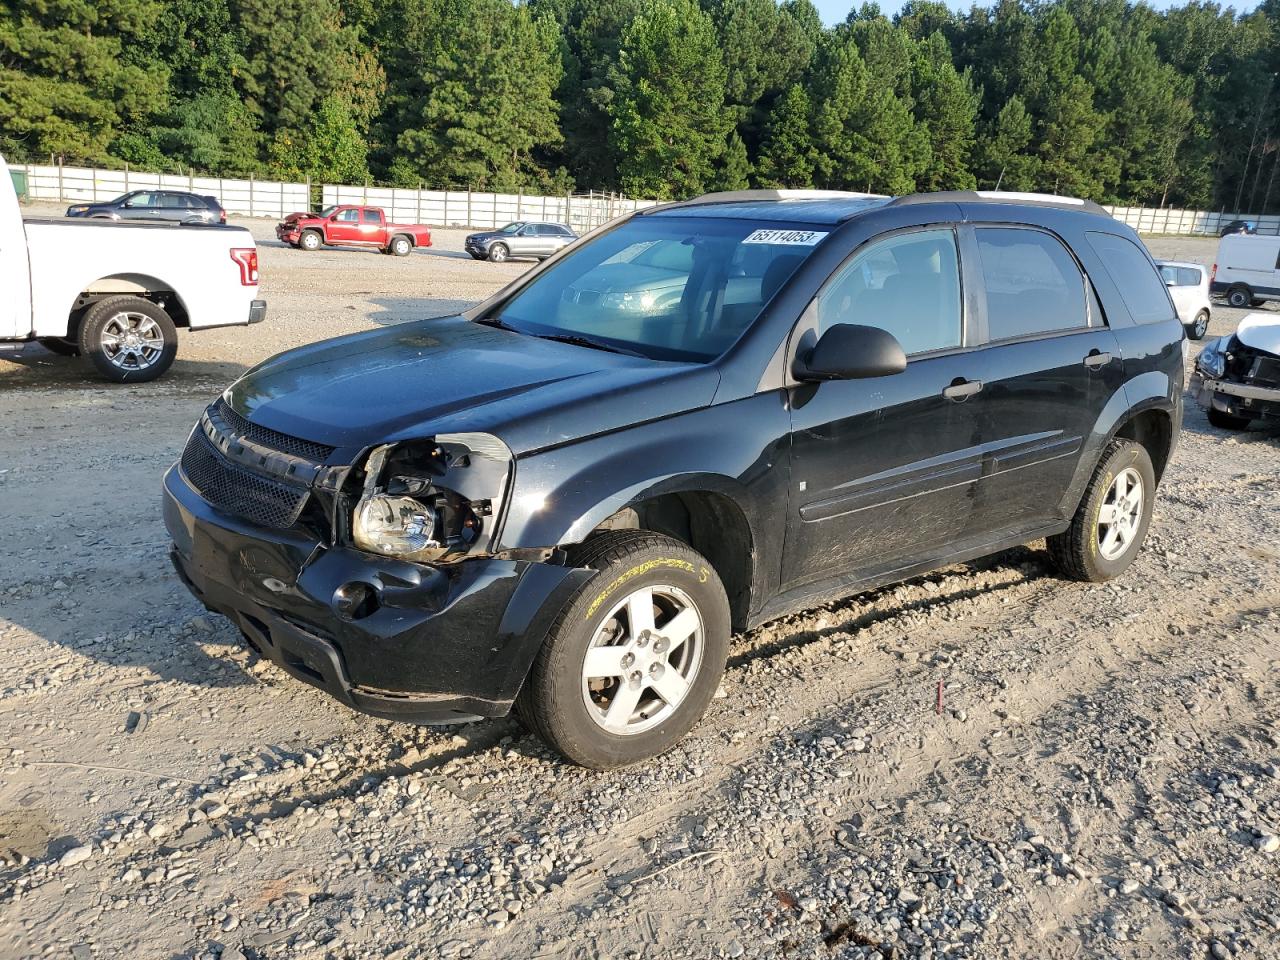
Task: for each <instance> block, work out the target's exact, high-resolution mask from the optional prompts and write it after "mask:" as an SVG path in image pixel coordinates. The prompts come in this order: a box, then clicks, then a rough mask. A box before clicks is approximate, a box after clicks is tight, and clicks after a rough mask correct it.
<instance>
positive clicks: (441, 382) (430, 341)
mask: <svg viewBox="0 0 1280 960" xmlns="http://www.w3.org/2000/svg"><path fill="white" fill-rule="evenodd" d="M718 382H719V377H718V375H717V374H716V372H715V370H714V369H713V368H710V367H707V366H705V365H702V364H688V363H670V362H661V361H655V360H646V359H641V358H638V357H629V356H625V355H623V354H616V353H608V352H606V351H603V350H594V349H591V348H589V347H579V346H575V345H573V344H566V343H557V342H555V341H550V340H540V339H538V338H536V337H530V336H525V335H523V334H518V333H513V332H512V331H509V330H501V329H497V328H495V327H489V326H483V325H480V324H477V323H472V322H470V321H468V320H465V319H463V318H461V317H448V318H444V319H439V320H422V321H418V322H415V323H406V324H400V325H397V326H394V327H389V328H387V329H384V330H373V331H369V332H367V333H358V334H354V335H352V336H347V337H339V338H338V339H336V340H326V341H323V342H321V343H316V344H312V345H310V346H307V347H302V348H300V349H297V350H291V351H289V352H288V353H282V354H280V355H279V356H276V357H272V358H271V359H270V360H267V361H266V362H264V363H262V364H260V365H259V366H257V367H255V368H254V369H252V370H250V371H249V372H248V373H246V374H245V375H244V376H243V377H241V378H240V379H239V380H238V381H236V382H235V383H234V384H232V386H231V387H230V388H229V390H228V400H229V402H230V403H231V406H232V408H233V409H234V410H236V412H238V413H240V414H241V415H242V416H245V417H247V418H248V419H250V420H252V421H253V422H254V423H258V424H261V425H262V426H264V427H268V428H270V429H272V430H278V431H280V432H281V433H286V434H289V435H291V436H295V437H300V438H303V439H306V440H313V441H316V442H318V443H324V444H328V445H330V446H334V447H343V448H350V447H366V446H370V445H373V444H377V443H387V442H394V441H398V440H407V439H412V438H415V437H426V436H431V435H433V434H435V433H443V432H451V433H456V432H461V431H468V430H478V431H486V432H490V433H494V434H497V435H498V436H500V437H501V438H502V439H503V440H505V441H506V443H507V445H508V446H509V447H511V449H512V450H513V451H514V452H516V453H524V452H528V451H530V450H536V449H540V448H542V447H547V446H553V445H555V444H558V443H564V442H567V441H569V440H573V439H577V438H579V437H584V436H591V435H593V434H596V433H600V432H603V431H606V430H612V429H617V428H619V427H623V426H627V425H630V424H632V423H640V422H643V421H646V420H654V419H659V418H661V417H665V416H670V415H671V414H673V413H678V412H681V411H684V410H691V409H695V408H697V407H701V406H706V405H707V404H709V403H710V402H711V398H712V397H713V396H714V394H715V388H716V385H717V383H718Z"/></svg>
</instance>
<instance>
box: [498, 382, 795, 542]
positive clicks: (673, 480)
mask: <svg viewBox="0 0 1280 960" xmlns="http://www.w3.org/2000/svg"><path fill="white" fill-rule="evenodd" d="M789 451H790V417H789V414H788V412H787V409H786V400H785V396H784V394H783V392H782V391H773V392H770V393H761V394H756V395H754V396H750V397H745V398H743V399H741V400H737V401H734V402H731V403H725V404H720V405H717V406H711V407H703V408H701V409H698V410H693V411H690V412H689V413H684V414H680V415H678V416H675V417H668V418H666V419H663V420H657V421H652V422H650V423H645V424H641V425H639V426H635V427H630V428H627V429H624V430H619V431H615V432H613V433H609V434H605V435H602V436H596V437H592V438H590V439H587V440H584V441H581V442H578V443H572V444H569V445H567V446H564V447H559V448H556V449H553V450H548V451H544V452H542V453H538V454H534V455H532V456H528V457H525V458H522V459H520V460H518V461H517V463H516V470H515V485H514V488H513V490H512V495H511V498H510V500H509V501H508V507H507V516H506V519H505V522H504V524H503V529H502V534H501V541H502V546H503V547H504V548H506V549H517V548H538V547H554V546H560V545H563V544H571V543H579V542H581V541H582V540H584V539H585V538H586V537H587V535H588V534H590V533H591V531H592V530H594V529H595V528H596V527H597V526H599V524H600V523H601V522H602V521H603V520H605V519H606V518H608V517H609V516H611V515H613V514H614V513H616V512H618V511H619V510H621V509H622V508H624V507H626V506H628V505H629V504H633V503H637V502H639V501H642V500H645V499H648V498H651V497H654V496H659V495H662V494H666V493H682V492H694V491H699V492H708V493H717V494H722V495H723V496H725V497H727V498H728V499H730V500H732V501H733V502H734V503H736V504H737V505H738V506H739V507H740V508H741V510H742V512H743V515H744V516H745V518H746V521H747V525H748V527H749V528H750V531H751V534H752V541H753V543H757V544H759V543H761V542H762V541H761V531H763V530H765V529H766V526H765V524H764V523H763V522H762V518H763V517H764V515H765V513H766V511H767V512H768V515H769V516H771V517H773V519H774V523H773V526H777V522H776V518H777V512H778V508H779V505H780V504H785V503H786V502H787V493H788V491H787V486H788V482H789V481H788V477H789V468H790V462H789V459H788V457H789ZM773 540H780V537H774V538H773ZM780 548H781V544H780V543H778V544H775V552H776V550H780Z"/></svg>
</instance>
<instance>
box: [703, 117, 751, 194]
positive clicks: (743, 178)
mask: <svg viewBox="0 0 1280 960" xmlns="http://www.w3.org/2000/svg"><path fill="white" fill-rule="evenodd" d="M752 172H753V171H752V167H751V160H750V159H749V158H748V157H747V145H746V144H745V143H743V142H742V138H741V137H740V136H738V132H737V131H736V130H735V131H733V132H732V133H730V134H729V140H728V142H727V143H726V144H725V149H724V153H723V154H721V156H720V161H719V162H718V163H717V164H716V169H715V173H714V174H712V178H711V189H712V190H745V189H747V187H749V186H750V185H751V174H752Z"/></svg>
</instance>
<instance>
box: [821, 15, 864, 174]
mask: <svg viewBox="0 0 1280 960" xmlns="http://www.w3.org/2000/svg"><path fill="white" fill-rule="evenodd" d="M810 87H811V89H812V90H813V91H814V93H815V102H814V110H813V139H814V154H815V155H814V164H815V172H816V176H815V180H816V182H817V184H818V185H819V186H823V187H827V188H830V189H842V188H854V189H858V190H865V189H866V188H867V185H868V184H869V183H870V182H871V180H872V179H873V178H874V176H875V170H874V161H873V160H872V157H871V149H872V147H871V143H870V142H869V141H868V139H867V137H866V135H865V134H864V132H863V125H864V124H865V123H866V120H867V118H866V114H865V109H866V92H867V75H866V66H865V65H864V64H863V62H862V56H861V55H860V54H859V53H858V48H857V47H856V46H855V45H854V44H852V43H851V42H848V41H846V40H841V39H839V38H838V37H834V36H832V37H829V38H827V39H826V40H825V41H824V43H823V44H822V46H821V47H820V49H819V52H818V54H817V65H816V67H815V70H814V74H813V79H812V81H811V83H810Z"/></svg>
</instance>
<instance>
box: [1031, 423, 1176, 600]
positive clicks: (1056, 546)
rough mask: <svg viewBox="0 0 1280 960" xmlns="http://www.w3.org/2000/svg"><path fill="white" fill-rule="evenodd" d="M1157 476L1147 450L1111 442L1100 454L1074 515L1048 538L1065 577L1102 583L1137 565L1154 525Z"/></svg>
mask: <svg viewBox="0 0 1280 960" xmlns="http://www.w3.org/2000/svg"><path fill="white" fill-rule="evenodd" d="M1155 495H1156V475H1155V469H1154V468H1153V467H1152V465H1151V456H1150V455H1149V454H1148V453H1147V450H1146V447H1144V446H1142V444H1140V443H1137V442H1135V441H1133V440H1112V441H1111V442H1110V443H1109V444H1107V447H1106V449H1105V450H1104V451H1103V452H1102V458H1101V459H1100V460H1099V461H1098V466H1097V467H1096V468H1095V469H1094V471H1093V476H1092V478H1090V480H1089V485H1088V487H1086V488H1085V492H1084V497H1083V498H1082V499H1081V501H1080V506H1079V507H1077V508H1076V515H1075V516H1074V517H1072V519H1071V526H1069V527H1068V528H1067V529H1066V530H1064V531H1063V532H1062V533H1059V534H1055V535H1054V536H1052V537H1049V541H1048V542H1049V555H1050V556H1051V557H1052V558H1053V562H1054V565H1055V566H1056V567H1057V568H1058V570H1059V572H1060V573H1062V574H1063V576H1066V577H1069V578H1071V579H1072V580H1084V581H1087V582H1090V583H1101V582H1102V581H1104V580H1110V579H1111V578H1112V577H1115V576H1118V575H1119V574H1121V573H1123V572H1124V570H1125V569H1126V568H1127V567H1128V566H1129V564H1131V563H1133V560H1134V558H1135V557H1136V556H1137V555H1138V550H1139V549H1140V548H1141V547H1142V542H1143V540H1144V539H1146V536H1147V528H1148V527H1150V526H1151V514H1152V508H1153V506H1154V504H1155Z"/></svg>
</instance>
